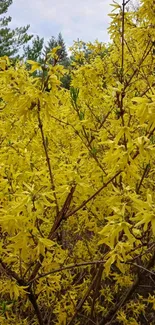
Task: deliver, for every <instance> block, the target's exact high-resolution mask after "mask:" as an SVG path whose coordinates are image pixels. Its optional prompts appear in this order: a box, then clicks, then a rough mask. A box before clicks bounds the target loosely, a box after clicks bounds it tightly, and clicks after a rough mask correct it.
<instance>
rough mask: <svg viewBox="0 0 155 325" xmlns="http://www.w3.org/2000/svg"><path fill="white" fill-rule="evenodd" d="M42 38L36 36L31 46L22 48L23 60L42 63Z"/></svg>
mask: <svg viewBox="0 0 155 325" xmlns="http://www.w3.org/2000/svg"><path fill="white" fill-rule="evenodd" d="M43 45H44V38H40V37H39V36H38V35H37V36H36V37H34V38H33V39H32V45H27V46H24V58H25V59H26V60H33V61H38V62H42V60H43V59H42V53H43Z"/></svg>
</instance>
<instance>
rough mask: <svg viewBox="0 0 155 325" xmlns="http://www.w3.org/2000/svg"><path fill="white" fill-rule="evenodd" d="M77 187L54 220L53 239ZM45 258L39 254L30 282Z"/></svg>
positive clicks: (70, 193)
mask: <svg viewBox="0 0 155 325" xmlns="http://www.w3.org/2000/svg"><path fill="white" fill-rule="evenodd" d="M75 187H76V185H73V186H72V188H71V190H70V192H69V194H68V195H67V198H66V200H65V202H64V204H63V207H62V209H61V211H60V212H59V213H58V215H57V216H56V219H55V222H54V225H53V226H52V228H51V230H50V232H49V235H48V238H49V239H51V240H52V239H53V237H54V236H55V232H56V230H57V229H58V228H59V226H60V224H61V222H62V220H63V219H64V218H65V217H66V214H67V211H68V209H69V207H70V204H71V200H72V197H73V193H74V191H75ZM43 260H44V256H43V255H41V254H40V256H39V261H37V263H36V265H35V268H34V270H33V272H32V274H31V276H30V278H29V281H28V282H29V283H31V282H32V280H33V279H35V277H36V275H37V274H38V271H39V269H40V267H41V265H42V262H43Z"/></svg>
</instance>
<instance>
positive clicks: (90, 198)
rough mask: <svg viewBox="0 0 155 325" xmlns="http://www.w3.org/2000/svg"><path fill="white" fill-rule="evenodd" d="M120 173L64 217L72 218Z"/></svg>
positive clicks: (118, 173)
mask: <svg viewBox="0 0 155 325" xmlns="http://www.w3.org/2000/svg"><path fill="white" fill-rule="evenodd" d="M121 172H122V171H119V172H117V173H116V174H115V175H114V176H113V177H111V178H110V179H109V181H107V182H106V183H105V184H103V185H102V186H101V187H100V188H99V189H98V190H97V191H96V192H95V193H94V194H93V195H91V196H90V197H89V198H88V199H87V200H85V201H83V202H82V203H81V204H80V205H79V206H78V207H77V208H75V209H74V210H73V211H70V212H69V213H67V215H66V217H67V218H68V217H70V216H72V215H73V214H74V213H76V212H77V211H79V210H81V209H82V208H83V207H84V206H85V205H86V204H87V203H88V202H90V201H91V200H93V199H94V198H95V197H96V196H97V195H98V194H99V193H100V192H101V191H102V190H103V189H104V188H105V187H107V186H108V185H109V184H110V183H111V182H112V181H113V180H114V179H115V178H116V177H117V176H118V175H120V174H121Z"/></svg>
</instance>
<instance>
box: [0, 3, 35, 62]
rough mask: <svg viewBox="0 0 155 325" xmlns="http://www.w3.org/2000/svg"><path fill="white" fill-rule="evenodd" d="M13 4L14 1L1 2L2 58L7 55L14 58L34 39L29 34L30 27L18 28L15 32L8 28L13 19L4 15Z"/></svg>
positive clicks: (0, 39) (0, 44) (0, 34)
mask: <svg viewBox="0 0 155 325" xmlns="http://www.w3.org/2000/svg"><path fill="white" fill-rule="evenodd" d="M11 4H12V0H1V1H0V16H2V17H0V56H4V55H7V56H9V57H10V56H12V57H14V56H15V55H17V54H18V52H19V49H20V48H21V46H22V45H24V44H25V43H27V42H28V41H29V40H30V39H31V38H32V37H33V36H32V35H28V34H27V31H28V29H29V27H30V26H29V25H27V26H25V27H17V28H15V29H13V30H12V29H10V28H9V27H8V25H9V23H10V22H11V19H12V18H11V17H10V16H9V17H5V16H3V15H4V14H5V13H7V11H8V8H9V7H10V5H11Z"/></svg>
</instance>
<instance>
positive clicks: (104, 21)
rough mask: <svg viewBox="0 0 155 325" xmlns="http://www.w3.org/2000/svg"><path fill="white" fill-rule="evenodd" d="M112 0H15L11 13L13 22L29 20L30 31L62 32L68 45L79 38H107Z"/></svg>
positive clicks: (55, 34)
mask: <svg viewBox="0 0 155 325" xmlns="http://www.w3.org/2000/svg"><path fill="white" fill-rule="evenodd" d="M111 2H112V0H102V1H101V0H96V1H95V0H76V1H73V0H56V1H55V0H26V1H25V0H14V2H13V5H12V6H11V7H10V10H9V14H10V15H11V16H12V25H13V26H15V25H16V26H17V25H18V26H23V25H26V24H30V25H31V28H30V32H32V33H35V34H38V35H40V36H44V37H45V38H46V39H47V38H49V37H51V36H57V34H58V32H61V33H62V35H63V38H64V40H65V42H66V44H67V45H72V43H73V40H77V38H79V39H82V40H84V41H94V40H95V39H99V40H100V41H103V42H106V41H108V34H107V27H108V24H109V21H110V18H109V17H108V13H109V12H110V11H111V6H110V3H111Z"/></svg>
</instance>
